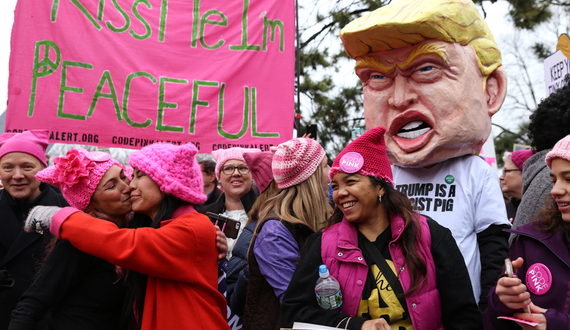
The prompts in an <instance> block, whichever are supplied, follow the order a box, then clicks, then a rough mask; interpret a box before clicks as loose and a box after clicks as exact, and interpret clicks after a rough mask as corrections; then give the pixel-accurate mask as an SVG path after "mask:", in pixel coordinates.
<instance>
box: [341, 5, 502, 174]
mask: <svg viewBox="0 0 570 330" xmlns="http://www.w3.org/2000/svg"><path fill="white" fill-rule="evenodd" d="M340 37H341V39H342V42H343V44H344V48H345V49H346V52H347V53H348V55H350V56H351V57H352V58H354V59H355V60H356V74H357V75H358V77H359V78H360V80H361V81H362V86H363V90H364V116H365V120H366V126H367V128H369V129H370V128H373V127H377V126H384V127H386V128H387V131H386V146H387V149H388V155H389V157H390V161H391V162H392V164H394V165H397V166H403V167H426V166H430V165H433V164H437V163H440V162H442V161H444V160H446V159H450V158H453V157H458V156H462V155H466V154H477V153H479V151H480V150H481V147H482V145H483V143H484V142H485V140H486V139H487V138H488V137H489V134H490V133H491V116H493V115H494V114H495V113H496V112H497V111H499V109H500V107H501V105H502V104H503V101H504V99H505V95H506V90H507V78H506V74H505V71H504V69H503V68H502V66H501V52H500V51H499V48H498V46H497V44H496V43H495V40H494V38H493V35H492V34H491V31H490V30H489V27H488V26H487V24H486V23H485V21H484V20H483V18H482V17H481V15H480V14H479V12H478V11H477V9H476V8H475V5H474V4H473V2H471V1H470V0H461V1H448V0H400V1H397V2H394V3H391V4H389V5H387V6H384V7H381V8H379V9H377V10H375V11H373V12H371V13H369V14H368V15H366V16H363V17H360V18H358V19H356V20H354V21H352V22H351V23H349V24H348V25H346V26H345V27H344V28H343V29H342V31H341V32H340Z"/></svg>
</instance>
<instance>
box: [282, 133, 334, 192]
mask: <svg viewBox="0 0 570 330" xmlns="http://www.w3.org/2000/svg"><path fill="white" fill-rule="evenodd" d="M324 158H325V150H324V149H323V147H321V145H320V144H319V143H318V142H317V141H315V140H313V139H307V138H299V139H293V140H289V141H287V142H283V143H281V144H280V145H278V146H277V149H276V150H275V155H274V156H273V162H272V164H271V169H272V171H273V177H274V178H275V182H277V186H278V187H279V189H285V188H289V187H292V186H294V185H297V184H299V183H301V182H303V181H305V180H307V179H308V178H309V177H310V176H311V175H313V173H315V171H316V170H317V167H318V166H319V164H320V163H322V161H323V159H324Z"/></svg>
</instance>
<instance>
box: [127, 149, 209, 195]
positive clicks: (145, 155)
mask: <svg viewBox="0 0 570 330" xmlns="http://www.w3.org/2000/svg"><path fill="white" fill-rule="evenodd" d="M197 153H198V149H196V147H195V146H194V145H193V144H185V145H182V146H175V145H173V144H170V143H156V144H151V145H149V146H146V147H144V148H142V149H141V150H140V151H135V152H133V153H132V154H131V156H130V157H129V164H130V165H131V166H132V167H133V168H136V169H138V170H140V171H143V172H144V173H145V174H146V175H148V176H149V177H150V178H151V179H152V180H153V181H154V182H156V183H157V184H158V186H159V187H160V190H161V191H163V192H164V193H166V194H170V195H173V196H175V197H178V198H180V199H181V200H183V201H186V202H188V203H190V204H192V205H200V204H202V203H204V202H205V201H206V199H208V198H207V197H206V195H204V194H203V191H204V181H203V180H202V171H201V169H200V165H198V162H197V161H196V159H195V156H196V154H197Z"/></svg>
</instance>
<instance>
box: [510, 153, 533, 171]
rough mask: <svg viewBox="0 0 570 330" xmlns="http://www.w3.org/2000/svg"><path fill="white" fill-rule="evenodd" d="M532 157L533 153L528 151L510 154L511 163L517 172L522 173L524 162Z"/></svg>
mask: <svg viewBox="0 0 570 330" xmlns="http://www.w3.org/2000/svg"><path fill="white" fill-rule="evenodd" d="M532 155H534V151H533V150H529V149H523V150H517V151H513V152H512V153H511V161H512V162H513V164H515V166H516V167H517V168H518V169H519V170H521V171H522V170H523V164H524V162H526V160H527V159H529V158H530V156H532Z"/></svg>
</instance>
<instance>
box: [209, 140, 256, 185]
mask: <svg viewBox="0 0 570 330" xmlns="http://www.w3.org/2000/svg"><path fill="white" fill-rule="evenodd" d="M245 152H261V150H259V149H249V148H229V149H218V150H214V151H212V156H214V159H215V160H216V179H218V181H220V172H221V171H222V166H224V164H225V163H226V162H227V161H228V160H230V159H236V160H241V161H242V162H244V163H245V159H244V158H243V154H244V153H245Z"/></svg>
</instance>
